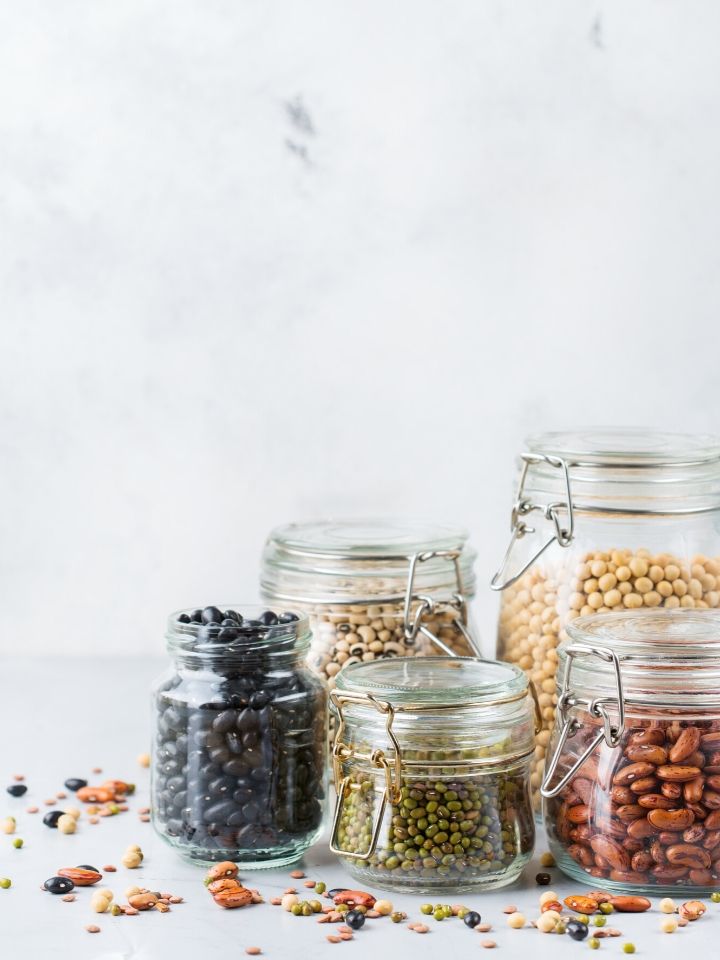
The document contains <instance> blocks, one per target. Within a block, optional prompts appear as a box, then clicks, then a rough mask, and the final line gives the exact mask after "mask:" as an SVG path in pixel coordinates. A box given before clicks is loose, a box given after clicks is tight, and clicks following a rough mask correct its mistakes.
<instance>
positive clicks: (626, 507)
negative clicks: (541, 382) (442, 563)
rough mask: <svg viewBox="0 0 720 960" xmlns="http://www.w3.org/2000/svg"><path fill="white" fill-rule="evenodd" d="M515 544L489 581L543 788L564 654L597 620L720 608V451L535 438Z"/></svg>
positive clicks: (656, 440)
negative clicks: (576, 632) (537, 726)
mask: <svg viewBox="0 0 720 960" xmlns="http://www.w3.org/2000/svg"><path fill="white" fill-rule="evenodd" d="M527 450H528V452H527V453H524V454H523V455H522V458H521V475H520V481H519V486H518V491H517V494H516V499H515V505H514V508H513V512H512V523H511V526H512V537H511V541H510V546H509V548H508V551H507V553H506V556H505V558H504V560H503V563H502V565H501V568H500V570H499V571H498V573H497V574H496V575H495V577H494V578H493V581H492V587H493V589H495V590H502V591H503V595H502V603H501V606H500V620H499V630H498V656H499V657H500V658H501V659H503V660H508V661H510V662H511V663H516V664H518V665H519V666H520V667H522V668H523V669H524V670H526V671H527V672H528V674H529V676H530V677H531V679H532V680H533V682H534V683H535V686H536V688H537V691H538V695H539V699H540V706H541V710H542V716H543V730H542V731H541V732H540V734H539V736H538V740H537V747H536V756H535V764H534V769H533V774H532V786H533V794H534V800H535V803H536V806H537V807H539V801H540V797H539V786H540V781H541V779H542V771H543V767H544V762H545V752H546V750H547V745H548V742H549V740H550V731H551V729H552V724H553V718H554V713H555V672H556V669H557V663H558V653H557V646H558V644H559V643H560V642H561V641H562V640H563V639H565V636H566V633H565V628H566V626H567V624H568V623H570V622H571V621H573V620H574V619H575V618H577V617H580V616H587V615H590V614H593V613H605V612H611V613H620V612H625V611H627V610H633V609H641V608H645V609H657V608H677V609H681V608H682V609H702V608H707V607H717V606H718V604H719V603H720V556H719V555H720V441H718V440H717V439H715V438H712V437H704V436H690V435H682V434H666V433H662V434H659V433H652V432H651V431H641V430H588V431H585V432H581V433H548V434H543V435H541V436H536V437H531V438H530V439H529V440H528V441H527Z"/></svg>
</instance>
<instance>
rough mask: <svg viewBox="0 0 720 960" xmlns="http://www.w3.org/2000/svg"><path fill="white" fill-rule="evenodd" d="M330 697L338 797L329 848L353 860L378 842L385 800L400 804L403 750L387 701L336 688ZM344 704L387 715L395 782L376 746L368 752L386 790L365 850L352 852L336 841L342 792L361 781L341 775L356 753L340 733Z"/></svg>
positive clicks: (368, 852)
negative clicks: (334, 716)
mask: <svg viewBox="0 0 720 960" xmlns="http://www.w3.org/2000/svg"><path fill="white" fill-rule="evenodd" d="M330 699H331V700H332V702H333V704H334V706H335V709H336V710H337V713H338V725H337V730H336V731H335V738H334V740H333V748H332V761H333V775H334V778H335V785H336V788H337V800H336V801H335V814H334V816H333V822H332V829H331V831H330V850H331V851H332V852H333V853H337V854H339V855H340V856H343V857H349V858H350V859H352V860H369V859H370V857H371V856H372V855H373V854H374V853H375V850H376V849H377V842H378V839H379V837H380V831H381V829H382V825H383V819H384V816H385V809H386V807H387V805H388V801H390V803H399V802H400V799H401V796H402V795H401V792H400V778H401V773H402V762H403V761H402V752H401V750H400V744H399V743H398V741H397V737H396V736H395V734H394V733H393V729H392V725H393V720H394V719H395V708H394V707H393V705H392V704H391V703H390V702H389V701H388V700H378V699H376V698H375V697H373V695H372V694H370V693H367V694H362V693H357V694H353V693H339V692H338V691H337V690H332V691H331V692H330ZM346 703H355V704H358V705H360V706H370V707H374V708H375V709H376V710H377V711H378V712H379V713H382V714H384V715H385V717H386V720H385V732H386V733H387V735H388V739H389V740H390V742H391V743H392V745H393V749H394V750H395V763H394V767H395V782H394V783H393V776H392V767H391V765H390V762H389V761H388V759H387V757H386V756H385V753H384V751H383V750H380V749H376V750H373V752H372V753H371V754H370V763H371V764H372V765H373V766H374V767H377V768H379V769H381V770H383V771H384V773H385V789H384V790H383V794H382V799H381V801H380V809H379V810H378V811H377V814H376V816H375V825H374V827H373V831H372V835H371V837H370V845H369V847H368V849H367V850H366V851H365V853H355V852H353V851H349V850H343V849H342V847H339V846H338V844H337V834H338V828H339V826H340V816H341V814H342V809H343V804H344V802H345V795H346V794H347V792H348V790H351V789H359V788H360V784H358V783H352V782H351V780H350V776H349V775H348V776H346V777H343V775H342V764H343V761H345V760H351V759H352V758H353V757H354V756H355V749H354V747H350V746H348V745H347V744H346V743H345V742H344V740H343V734H344V733H345V715H344V713H343V705H344V704H346ZM338 784H339V786H338Z"/></svg>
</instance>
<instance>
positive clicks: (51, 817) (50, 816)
mask: <svg viewBox="0 0 720 960" xmlns="http://www.w3.org/2000/svg"><path fill="white" fill-rule="evenodd" d="M62 815H63V812H62V810H50V812H49V813H46V814H45V816H44V817H43V823H44V824H45V826H46V827H53V828H56V827H57V824H58V820H59V819H60V817H61V816H62Z"/></svg>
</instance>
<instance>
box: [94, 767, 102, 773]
mask: <svg viewBox="0 0 720 960" xmlns="http://www.w3.org/2000/svg"><path fill="white" fill-rule="evenodd" d="M92 772H93V773H102V767H93V769H92Z"/></svg>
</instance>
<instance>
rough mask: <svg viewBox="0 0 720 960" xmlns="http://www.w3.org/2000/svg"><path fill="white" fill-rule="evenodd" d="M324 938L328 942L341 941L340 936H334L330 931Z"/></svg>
mask: <svg viewBox="0 0 720 960" xmlns="http://www.w3.org/2000/svg"><path fill="white" fill-rule="evenodd" d="M325 939H326V940H327V942H328V943H342V938H341V937H336V936H335V935H334V934H332V933H329V934H328V935H327V936H326V937H325Z"/></svg>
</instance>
